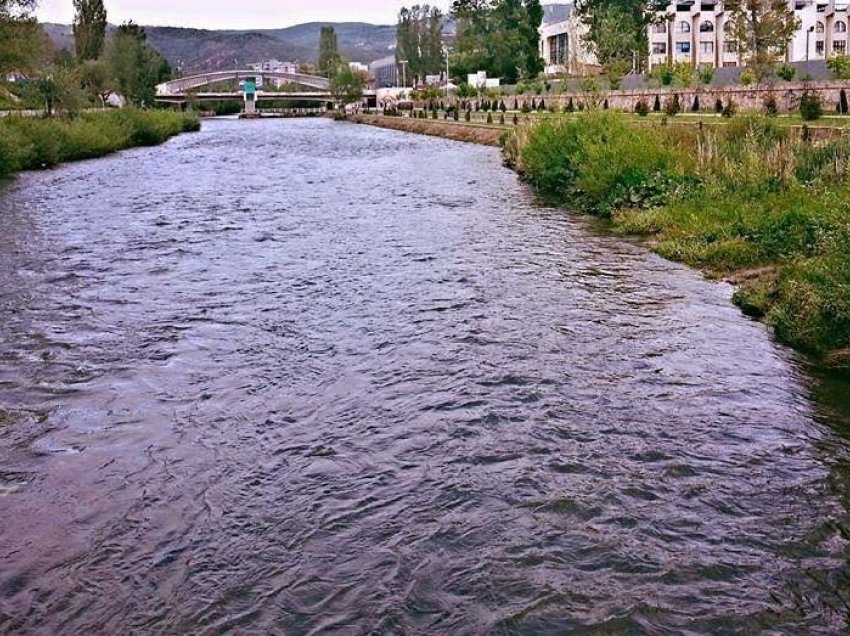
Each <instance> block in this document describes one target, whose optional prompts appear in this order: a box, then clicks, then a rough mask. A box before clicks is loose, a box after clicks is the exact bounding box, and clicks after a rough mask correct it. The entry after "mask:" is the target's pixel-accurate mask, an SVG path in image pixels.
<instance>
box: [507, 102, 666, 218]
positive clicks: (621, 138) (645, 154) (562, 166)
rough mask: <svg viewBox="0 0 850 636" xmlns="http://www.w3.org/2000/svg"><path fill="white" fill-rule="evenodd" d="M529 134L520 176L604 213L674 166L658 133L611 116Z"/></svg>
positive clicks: (545, 126) (590, 116)
mask: <svg viewBox="0 0 850 636" xmlns="http://www.w3.org/2000/svg"><path fill="white" fill-rule="evenodd" d="M528 135H529V137H528V140H527V142H526V143H525V144H524V145H523V147H522V149H521V151H520V155H519V157H517V158H516V161H515V163H516V164H517V168H518V169H519V171H520V174H521V175H522V176H523V177H524V178H526V179H527V180H528V181H530V182H532V183H534V184H535V185H536V186H537V187H538V188H539V189H540V190H542V191H543V192H546V193H548V194H550V195H554V196H557V197H559V198H563V199H571V200H577V201H579V202H581V203H582V204H583V205H585V207H588V208H591V209H593V210H596V211H598V212H601V213H605V212H607V211H608V210H609V209H610V207H611V206H612V205H613V204H614V203H615V202H616V201H617V200H620V199H624V198H626V197H627V196H628V194H629V192H630V191H631V190H632V189H634V188H639V187H640V186H641V185H642V184H644V183H646V182H648V181H649V180H651V179H653V178H654V177H655V176H656V175H657V174H659V173H663V172H665V171H667V170H669V169H671V168H672V165H673V151H672V149H671V148H670V147H668V146H666V145H665V144H663V143H661V141H660V139H659V137H658V136H657V133H656V132H655V131H653V130H649V129H643V128H639V127H636V126H632V125H630V124H629V123H628V121H627V120H626V119H625V118H624V117H623V116H622V115H620V114H617V113H612V112H610V111H608V112H604V111H603V112H593V113H587V114H584V115H582V116H580V117H578V118H577V119H563V120H554V121H553V120H549V121H545V122H542V123H540V124H538V125H537V126H534V127H533V128H532V129H531V130H530V131H529V132H528Z"/></svg>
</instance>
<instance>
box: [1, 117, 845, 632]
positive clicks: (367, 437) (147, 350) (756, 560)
mask: <svg viewBox="0 0 850 636" xmlns="http://www.w3.org/2000/svg"><path fill="white" fill-rule="evenodd" d="M730 295H731V289H730V288H729V287H728V286H727V285H725V284H723V283H718V282H709V281H706V280H704V279H703V278H702V277H701V276H700V275H698V274H697V273H695V272H693V271H690V270H688V269H686V268H684V267H681V266H679V265H676V264H672V263H669V262H666V261H664V260H662V259H660V258H658V257H656V256H654V255H652V254H651V253H649V252H648V251H647V250H646V249H644V248H643V247H641V246H639V245H635V244H631V243H629V242H625V241H623V240H620V239H617V238H613V237H609V236H604V235H602V234H600V233H598V232H594V231H592V230H591V229H589V228H588V227H587V225H586V223H585V222H584V221H582V220H580V219H576V218H574V217H571V216H570V215H568V214H566V213H564V211H562V210H557V209H552V208H547V207H545V206H544V205H543V204H538V203H537V202H536V201H535V199H534V198H533V196H532V194H531V192H530V191H529V190H528V189H527V188H526V187H524V186H522V185H521V184H520V183H519V182H518V180H517V178H516V176H515V175H514V174H513V173H511V172H510V171H508V170H507V169H505V168H503V167H502V166H501V164H500V158H499V153H498V151H496V150H494V149H492V148H483V147H477V146H471V145H466V144H460V143H454V142H449V141H445V140H439V139H432V138H425V137H416V136H412V135H406V134H402V133H396V132H391V131H385V130H378V129H373V128H368V127H365V126H355V125H349V124H335V123H332V122H329V121H325V120H287V121H265V122H238V121H233V120H216V121H210V122H207V123H205V125H204V129H203V131H202V132H200V133H198V134H194V135H186V136H182V137H179V138H177V139H174V140H172V141H171V142H169V143H167V144H166V145H164V146H162V147H159V148H151V149H139V150H133V151H128V152H125V153H122V154H120V155H116V156H113V157H110V158H106V159H103V160H98V161H91V162H84V163H79V164H74V165H69V166H64V167H61V168H58V169H55V170H51V171H49V172H43V173H29V174H24V175H21V176H20V177H19V178H17V179H16V180H15V181H14V182H11V183H9V184H7V185H6V186H4V187H3V190H2V192H0V312H2V313H0V315H2V319H1V320H0V509H2V514H0V632H4V633H51V634H57V633H68V634H71V633H104V634H118V633H173V634H183V633H199V634H217V633H240V634H252V633H256V634H268V633H280V634H307V633H312V634H317V633H340V634H365V633H379V634H448V633H451V634H483V633H599V634H601V633H606V634H610V633H614V634H616V633H648V634H668V633H681V632H685V631H687V632H688V633H733V632H734V633H747V634H750V633H757V632H760V631H764V632H770V633H801V632H807V633H824V634H828V633H835V632H836V631H838V630H839V629H841V625H842V620H843V618H842V615H843V613H846V612H842V611H840V610H841V609H842V607H843V606H842V605H841V597H840V593H839V595H836V594H835V593H834V592H835V589H836V588H837V587H839V586H841V585H844V583H842V582H841V581H842V579H843V577H845V576H846V575H845V569H846V562H847V555H848V544H847V541H846V540H845V539H843V538H842V533H843V530H842V529H843V528H844V527H845V525H846V516H847V505H848V501H847V497H846V495H847V490H848V484H850V470H848V466H850V461H848V453H847V450H848V448H850V445H848V443H847V439H848V438H847V436H846V431H847V429H848V428H850V427H848V422H850V418H848V413H850V408H848V407H847V405H846V403H845V404H842V400H846V395H847V392H846V385H843V384H841V383H832V382H831V381H829V380H825V379H819V378H817V377H816V376H815V375H813V374H812V373H810V372H809V371H808V370H807V369H806V365H805V362H804V361H802V360H800V359H799V358H798V357H797V356H795V355H794V354H793V353H791V352H789V351H788V350H786V349H784V348H783V347H780V346H779V345H777V344H776V343H775V342H774V341H773V340H772V338H771V337H770V334H769V333H768V331H767V330H766V329H765V328H764V327H763V326H761V325H760V324H758V323H755V322H752V321H750V320H748V319H746V318H745V317H743V316H742V315H741V314H740V313H739V312H738V310H737V309H735V308H734V307H733V306H732V304H731V303H730V301H729V299H730ZM843 534H846V532H844V533H843ZM839 592H840V591H839Z"/></svg>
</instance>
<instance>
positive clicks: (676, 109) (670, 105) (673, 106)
mask: <svg viewBox="0 0 850 636" xmlns="http://www.w3.org/2000/svg"><path fill="white" fill-rule="evenodd" d="M664 112H665V114H667V115H669V116H670V117H673V116H675V115H678V114H679V113H681V112H682V105H681V104H680V103H679V96H678V95H673V97H672V98H670V99H668V100H667V103H666V104H664Z"/></svg>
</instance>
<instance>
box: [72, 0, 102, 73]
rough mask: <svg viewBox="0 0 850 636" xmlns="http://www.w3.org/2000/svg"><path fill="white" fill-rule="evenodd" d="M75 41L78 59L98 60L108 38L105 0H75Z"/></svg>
mask: <svg viewBox="0 0 850 636" xmlns="http://www.w3.org/2000/svg"><path fill="white" fill-rule="evenodd" d="M74 9H75V10H76V12H77V13H76V16H75V17H74V43H75V45H76V49H77V60H78V61H79V62H85V61H86V60H96V59H98V58H99V57H100V56H101V54H102V53H103V43H104V41H105V40H106V7H104V6H103V0H74Z"/></svg>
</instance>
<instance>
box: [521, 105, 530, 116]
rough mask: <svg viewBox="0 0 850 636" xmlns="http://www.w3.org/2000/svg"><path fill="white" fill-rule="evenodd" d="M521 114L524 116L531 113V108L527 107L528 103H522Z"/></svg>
mask: <svg viewBox="0 0 850 636" xmlns="http://www.w3.org/2000/svg"><path fill="white" fill-rule="evenodd" d="M522 112H523V113H525V114H526V115H527V114H528V113H530V112H531V106H529V105H528V102H523V103H522Z"/></svg>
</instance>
